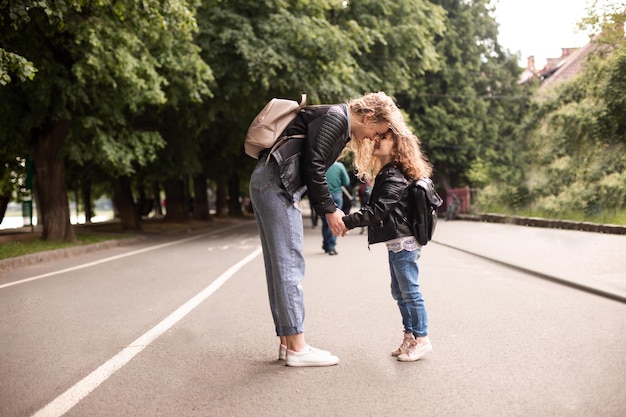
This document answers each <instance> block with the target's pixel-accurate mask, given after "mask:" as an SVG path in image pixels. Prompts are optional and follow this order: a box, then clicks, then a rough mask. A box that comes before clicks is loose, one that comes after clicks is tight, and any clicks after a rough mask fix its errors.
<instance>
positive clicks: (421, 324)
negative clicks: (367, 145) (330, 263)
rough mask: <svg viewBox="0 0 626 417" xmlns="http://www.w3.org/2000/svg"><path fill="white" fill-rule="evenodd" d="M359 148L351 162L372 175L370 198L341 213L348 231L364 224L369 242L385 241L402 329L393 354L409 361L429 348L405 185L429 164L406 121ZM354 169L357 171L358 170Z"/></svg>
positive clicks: (427, 170) (429, 168)
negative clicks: (362, 149)
mask: <svg viewBox="0 0 626 417" xmlns="http://www.w3.org/2000/svg"><path fill="white" fill-rule="evenodd" d="M362 155H363V154H362V153H361V154H357V156H356V157H355V161H354V165H355V168H356V169H357V171H358V173H360V174H361V175H362V176H364V177H366V178H368V179H369V178H370V177H371V176H373V175H376V178H375V180H374V187H373V189H372V195H371V198H370V201H369V202H368V204H367V205H366V206H365V207H363V208H361V209H360V210H359V211H358V212H354V213H352V214H348V215H346V216H345V217H344V218H343V222H344V225H345V226H346V230H344V233H343V234H345V232H347V230H349V229H353V228H355V227H358V226H367V228H368V229H367V230H368V243H369V244H375V243H381V242H384V243H385V245H386V246H387V253H388V262H389V271H390V274H391V295H392V297H393V299H394V300H396V302H397V304H398V308H399V310H400V316H401V317H402V324H403V326H404V334H403V337H402V343H401V344H400V346H399V347H398V348H397V349H395V350H394V351H393V352H392V353H391V354H392V355H393V356H397V357H398V360H400V361H403V362H413V361H416V360H418V359H420V358H422V357H423V356H424V355H426V354H427V353H428V352H430V351H431V350H432V348H433V347H432V344H431V342H430V339H429V337H428V315H427V312H426V306H425V303H424V298H423V296H422V292H421V290H420V284H419V281H418V277H419V268H418V265H417V260H418V258H419V257H420V254H421V246H420V245H419V243H418V242H417V240H416V239H415V236H413V231H412V230H411V227H410V226H409V224H408V222H407V220H406V219H407V192H406V189H407V187H408V185H409V183H410V181H411V180H413V179H419V178H421V177H425V176H430V174H431V172H432V166H431V164H430V163H429V162H428V160H427V159H426V157H425V156H424V155H423V154H422V151H421V149H420V146H419V140H418V138H417V137H416V136H415V135H414V134H412V133H411V132H410V130H409V129H408V127H406V126H402V125H400V126H393V127H391V128H390V129H389V130H388V131H387V132H385V133H382V134H379V135H376V136H375V137H374V138H373V141H372V152H371V157H361V156H362ZM358 173H357V175H358Z"/></svg>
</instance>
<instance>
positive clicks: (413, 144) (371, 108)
mask: <svg viewBox="0 0 626 417" xmlns="http://www.w3.org/2000/svg"><path fill="white" fill-rule="evenodd" d="M348 107H349V108H350V112H351V113H352V114H355V115H363V116H365V117H364V120H365V122H364V123H380V122H387V123H388V124H389V130H388V131H387V132H386V133H385V135H391V139H392V140H393V143H394V146H393V161H394V164H395V165H396V166H397V167H398V168H399V169H401V170H402V172H403V173H404V175H406V176H407V177H409V178H411V179H418V178H421V177H429V176H431V174H432V165H431V164H430V162H429V161H428V159H427V158H426V156H425V155H424V154H423V153H422V149H421V147H420V141H419V138H418V137H417V136H416V135H415V134H414V133H413V132H411V130H410V129H409V127H408V126H407V124H406V122H405V121H404V117H403V115H402V113H401V112H400V109H398V106H396V104H395V102H394V101H393V99H392V98H391V97H389V96H388V95H386V94H385V93H383V92H378V93H371V94H366V95H364V96H362V97H360V98H357V99H354V100H350V101H349V102H348ZM352 123H359V122H358V121H356V120H353V121H352ZM373 139H374V140H380V138H373ZM374 140H360V141H358V140H354V138H353V140H350V141H349V142H348V143H347V145H346V148H345V152H352V153H353V155H354V158H353V165H354V169H355V172H354V174H355V175H356V176H357V178H359V179H360V180H362V181H372V180H373V179H374V178H375V177H376V174H378V172H379V171H380V169H381V168H382V167H381V166H380V161H379V160H378V158H376V157H374V156H372V152H373V150H374V143H375V142H374Z"/></svg>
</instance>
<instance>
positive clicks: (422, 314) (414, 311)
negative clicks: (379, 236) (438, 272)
mask: <svg viewBox="0 0 626 417" xmlns="http://www.w3.org/2000/svg"><path fill="white" fill-rule="evenodd" d="M420 253H421V251H420V250H419V249H417V250H415V251H407V250H402V251H400V252H398V253H394V252H392V251H389V269H390V271H391V296H392V297H393V299H394V300H396V301H397V302H398V308H399V309H400V315H401V316H402V324H403V325H404V331H405V332H407V333H408V332H411V333H413V335H414V336H415V337H423V336H427V335H428V315H427V314H426V306H425V305H424V298H423V297H422V293H421V292H420V285H419V283H418V281H417V278H418V276H419V268H418V267H417V260H418V258H419V257H420Z"/></svg>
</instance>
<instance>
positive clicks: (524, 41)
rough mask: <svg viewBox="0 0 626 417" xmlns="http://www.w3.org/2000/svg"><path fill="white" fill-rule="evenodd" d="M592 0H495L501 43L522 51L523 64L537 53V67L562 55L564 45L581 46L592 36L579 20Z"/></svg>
mask: <svg viewBox="0 0 626 417" xmlns="http://www.w3.org/2000/svg"><path fill="white" fill-rule="evenodd" d="M588 2H589V0H492V4H493V5H495V7H496V11H495V14H494V16H495V19H496V21H497V22H498V24H499V27H498V43H500V45H502V46H503V47H504V48H507V49H509V50H510V51H511V52H512V53H518V52H520V54H521V56H520V61H519V63H520V66H523V67H526V64H527V60H528V57H529V56H530V55H534V56H535V67H536V68H543V66H544V65H545V63H546V59H547V58H558V57H560V56H561V48H572V47H581V46H584V45H585V44H587V42H588V41H589V36H588V35H587V34H585V33H581V32H578V30H577V28H576V23H577V22H578V21H579V20H581V19H582V18H583V17H585V16H586V14H587V13H586V8H587V4H588Z"/></svg>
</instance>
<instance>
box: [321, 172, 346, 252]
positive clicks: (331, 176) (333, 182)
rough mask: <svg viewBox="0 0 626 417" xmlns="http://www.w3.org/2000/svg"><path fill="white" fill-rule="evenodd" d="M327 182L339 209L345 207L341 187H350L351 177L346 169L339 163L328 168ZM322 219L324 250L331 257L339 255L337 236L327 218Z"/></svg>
mask: <svg viewBox="0 0 626 417" xmlns="http://www.w3.org/2000/svg"><path fill="white" fill-rule="evenodd" d="M326 182H327V183H328V189H329V191H330V195H331V196H332V197H333V200H334V201H335V204H336V205H337V207H339V208H341V207H343V190H342V189H341V187H347V186H348V185H350V177H349V176H348V171H347V170H346V167H345V166H344V165H343V164H342V163H341V162H338V161H335V163H334V164H332V165H331V166H330V168H328V171H326ZM321 217H322V249H324V252H326V253H327V254H329V255H337V251H336V250H335V247H336V246H337V236H333V232H332V231H331V230H330V228H329V227H328V223H327V222H326V218H325V216H321Z"/></svg>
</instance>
